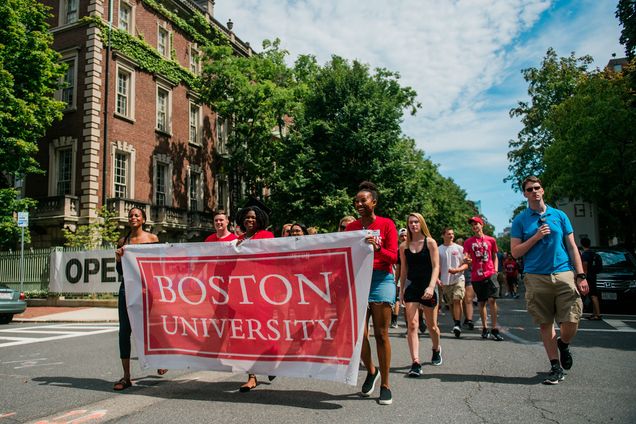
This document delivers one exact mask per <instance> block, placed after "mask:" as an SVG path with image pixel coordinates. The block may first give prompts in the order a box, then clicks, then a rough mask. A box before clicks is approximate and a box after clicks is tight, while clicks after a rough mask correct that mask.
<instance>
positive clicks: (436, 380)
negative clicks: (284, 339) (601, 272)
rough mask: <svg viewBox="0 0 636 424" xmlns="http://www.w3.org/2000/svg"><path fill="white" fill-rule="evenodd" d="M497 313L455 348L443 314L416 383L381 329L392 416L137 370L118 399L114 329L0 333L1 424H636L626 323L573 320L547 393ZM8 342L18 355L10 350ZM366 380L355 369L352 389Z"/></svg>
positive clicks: (366, 406) (514, 306) (522, 316)
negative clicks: (575, 324)
mask: <svg viewBox="0 0 636 424" xmlns="http://www.w3.org/2000/svg"><path fill="white" fill-rule="evenodd" d="M499 305H500V317H501V319H500V321H501V323H502V326H503V334H504V337H505V338H506V340H505V341H503V342H495V341H492V340H482V339H481V337H480V334H479V331H478V330H475V331H473V332H468V331H466V332H464V334H463V337H462V338H461V339H455V338H454V336H453V335H452V334H451V333H450V329H451V325H450V324H451V323H450V317H449V315H447V314H448V313H446V315H444V316H441V317H440V324H441V328H442V331H443V339H442V346H443V357H444V363H443V365H442V366H440V367H433V366H432V365H430V362H429V363H426V364H425V365H424V375H423V376H422V377H420V378H418V379H413V378H409V377H407V375H406V374H407V372H408V369H409V366H410V358H409V355H408V349H407V345H406V340H405V337H404V334H405V329H404V326H403V325H401V327H400V328H398V329H391V341H392V346H393V360H392V369H391V384H392V390H393V394H394V402H393V405H390V406H381V405H379V404H378V403H377V396H378V394H379V391H378V389H376V392H375V393H374V396H372V397H371V398H361V397H359V396H358V395H357V392H358V390H359V385H358V387H352V386H347V385H344V384H337V383H330V382H324V381H318V380H310V379H293V378H282V377H279V378H277V379H276V380H275V381H273V382H272V383H269V382H268V381H267V379H266V378H265V379H264V380H265V381H264V382H263V381H260V382H261V384H260V385H259V386H258V388H257V389H256V390H254V391H252V392H250V393H239V392H238V391H237V389H238V386H239V385H240V384H241V383H242V382H243V381H244V379H245V376H244V375H242V374H225V373H217V372H196V373H192V372H183V371H170V372H169V373H168V374H167V375H165V376H163V377H160V376H158V375H156V374H154V373H149V372H143V371H141V370H140V369H139V367H138V365H137V363H136V361H134V363H133V373H134V378H135V386H134V387H132V388H131V389H128V390H126V391H125V392H121V393H116V392H113V391H112V385H113V382H114V381H116V380H117V379H119V377H121V371H120V366H119V360H118V350H117V332H116V331H115V330H116V326H113V325H90V326H89V325H79V326H78V325H64V324H57V325H50V324H48V325H47V324H37V325H33V324H17V323H12V324H9V325H5V326H0V424H4V423H24V422H39V423H53V422H55V423H71V422H73V423H93V422H107V421H108V422H122V423H129V422H134V423H149V424H156V423H171V422H178V423H182V422H188V423H208V422H223V423H234V422H241V423H253V422H258V423H260V422H277V423H305V422H307V423H311V422H342V423H345V422H346V423H367V424H368V423H372V422H373V423H375V422H382V423H393V422H396V423H398V422H399V423H411V422H413V423H415V422H418V423H422V422H446V423H555V422H558V423H577V424H578V423H586V422H589V423H633V422H636V406H634V401H633V381H634V378H635V377H636V365H635V362H634V358H635V357H636V356H635V355H634V351H635V350H636V317H634V316H631V317H630V316H618V315H616V316H610V315H604V317H605V318H606V320H605V321H603V322H593V321H583V322H582V324H581V331H580V332H579V334H578V336H577V339H576V341H575V344H574V346H573V352H574V355H575V357H574V360H575V363H574V367H573V368H572V369H571V370H570V371H569V372H568V375H567V376H566V380H565V381H564V382H562V383H561V384H559V385H557V386H545V385H542V384H541V381H542V380H543V378H544V377H545V375H546V373H547V371H548V368H549V363H548V361H547V359H546V357H545V353H544V351H543V347H542V345H541V344H540V343H539V342H538V331H537V329H536V326H534V325H533V324H532V323H531V322H530V319H529V317H528V316H527V314H526V313H525V311H524V302H523V301H522V300H508V299H505V300H504V299H502V300H500V301H499ZM401 324H402V323H401ZM25 329H26V331H27V333H25V332H24V331H25ZM7 330H8V331H7ZM3 337H4V339H2V338H3ZM62 337H64V338H62ZM10 338H14V339H15V340H14V341H15V342H17V341H21V342H22V343H23V344H14V345H10V343H11V340H10ZM25 338H33V339H40V341H37V342H33V341H35V340H26V341H24V339H25ZM44 339H46V340H44ZM420 342H421V346H420V352H421V357H422V358H424V359H426V360H430V347H431V346H430V340H429V339H428V337H426V336H424V337H421V338H420ZM364 376H365V371H364V370H362V371H361V372H360V381H359V384H361V382H362V379H363V378H364Z"/></svg>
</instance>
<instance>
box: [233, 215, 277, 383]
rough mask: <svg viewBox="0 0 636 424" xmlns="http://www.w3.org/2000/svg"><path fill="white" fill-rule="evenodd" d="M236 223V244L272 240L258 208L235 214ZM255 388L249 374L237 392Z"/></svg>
mask: <svg viewBox="0 0 636 424" xmlns="http://www.w3.org/2000/svg"><path fill="white" fill-rule="evenodd" d="M236 221H237V222H238V225H239V227H240V228H241V230H242V231H243V234H241V235H240V236H239V237H238V242H237V243H238V244H241V243H243V242H244V241H245V240H250V239H251V240H258V239H269V238H274V233H272V232H270V231H267V230H266V229H265V228H267V226H268V225H269V216H267V213H266V212H265V211H264V210H262V209H261V208H259V207H258V206H248V207H245V208H243V209H241V210H240V211H239V212H238V214H237V217H236ZM274 378H275V377H274V376H269V381H272V380H273V379H274ZM256 386H258V380H257V379H256V375H255V374H249V376H248V378H247V382H246V383H245V384H243V385H242V386H241V387H239V391H240V392H242V393H244V392H249V391H250V390H252V389H253V388H255V387H256Z"/></svg>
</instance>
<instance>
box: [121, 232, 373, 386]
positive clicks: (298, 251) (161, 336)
mask: <svg viewBox="0 0 636 424" xmlns="http://www.w3.org/2000/svg"><path fill="white" fill-rule="evenodd" d="M364 237H365V233H364V232H363V231H355V232H346V233H333V234H325V235H316V236H311V237H286V238H281V239H268V240H247V241H245V242H243V243H242V244H241V245H240V246H236V243H193V244H174V245H157V244H155V245H129V246H126V247H125V254H124V255H123V257H122V261H123V269H124V280H125V284H126V298H127V301H128V311H129V316H130V321H131V324H132V328H133V335H134V337H135V342H136V346H137V352H138V354H139V358H140V362H141V364H142V367H144V368H146V367H151V368H194V369H214V370H222V371H232V372H236V371H250V372H253V373H261V374H268V375H287V376H296V377H314V378H321V379H328V380H335V381H341V382H345V383H348V384H355V383H356V380H357V375H358V366H359V360H360V349H361V338H362V334H363V326H364V323H365V314H366V310H367V298H368V292H369V285H370V281H371V272H372V263H373V253H372V250H371V248H370V246H369V245H368V244H367V243H365V242H364Z"/></svg>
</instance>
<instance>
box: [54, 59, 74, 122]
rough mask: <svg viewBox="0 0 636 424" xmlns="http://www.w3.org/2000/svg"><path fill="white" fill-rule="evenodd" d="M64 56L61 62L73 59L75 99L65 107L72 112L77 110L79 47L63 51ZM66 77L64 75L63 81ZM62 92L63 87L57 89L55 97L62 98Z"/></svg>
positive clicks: (65, 109)
mask: <svg viewBox="0 0 636 424" xmlns="http://www.w3.org/2000/svg"><path fill="white" fill-rule="evenodd" d="M61 55H62V58H61V60H60V62H68V61H69V60H71V59H72V60H73V101H72V102H71V103H68V104H67V105H66V107H65V108H64V111H65V112H71V111H74V110H77V92H78V90H77V71H78V58H79V55H78V49H73V50H69V51H67V52H62V53H61ZM63 79H64V77H62V82H64V81H63ZM62 92H63V89H62V88H60V89H59V90H57V91H56V92H55V99H56V100H60V101H61V100H62Z"/></svg>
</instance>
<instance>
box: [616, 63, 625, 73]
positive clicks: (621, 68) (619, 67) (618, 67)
mask: <svg viewBox="0 0 636 424" xmlns="http://www.w3.org/2000/svg"><path fill="white" fill-rule="evenodd" d="M614 72H623V65H621V64H616V65H614Z"/></svg>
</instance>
